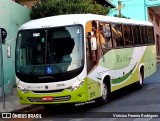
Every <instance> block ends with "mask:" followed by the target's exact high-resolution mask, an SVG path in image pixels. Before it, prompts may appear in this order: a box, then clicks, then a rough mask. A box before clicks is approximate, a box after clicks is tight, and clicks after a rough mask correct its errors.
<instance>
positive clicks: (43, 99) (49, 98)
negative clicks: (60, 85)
mask: <svg viewBox="0 0 160 121" xmlns="http://www.w3.org/2000/svg"><path fill="white" fill-rule="evenodd" d="M53 99H54V98H53V97H52V96H46V97H42V101H53Z"/></svg>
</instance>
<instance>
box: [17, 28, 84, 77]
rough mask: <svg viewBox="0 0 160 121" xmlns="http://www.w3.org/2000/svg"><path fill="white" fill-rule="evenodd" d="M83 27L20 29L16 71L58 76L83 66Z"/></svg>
mask: <svg viewBox="0 0 160 121" xmlns="http://www.w3.org/2000/svg"><path fill="white" fill-rule="evenodd" d="M82 33H83V32H82V26H80V25H74V26H65V27H55V28H47V29H34V30H20V31H19V32H18V36H17V44H16V72H17V73H21V74H27V75H29V74H30V75H54V74H59V73H65V72H68V71H72V70H76V69H78V68H80V67H81V66H82V65H83V62H84V61H83V60H84V59H83V49H82V48H83V47H82V45H83V41H82Z"/></svg>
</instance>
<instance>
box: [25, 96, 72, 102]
mask: <svg viewBox="0 0 160 121" xmlns="http://www.w3.org/2000/svg"><path fill="white" fill-rule="evenodd" d="M70 99H71V96H70V95H68V96H62V97H54V99H53V101H43V100H42V98H41V97H28V100H29V101H30V102H61V101H69V100H70Z"/></svg>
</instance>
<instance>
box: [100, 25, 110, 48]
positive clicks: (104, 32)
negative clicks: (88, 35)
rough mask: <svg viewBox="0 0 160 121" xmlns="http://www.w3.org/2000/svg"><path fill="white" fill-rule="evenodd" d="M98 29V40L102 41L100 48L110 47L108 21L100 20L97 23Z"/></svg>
mask: <svg viewBox="0 0 160 121" xmlns="http://www.w3.org/2000/svg"><path fill="white" fill-rule="evenodd" d="M99 29H100V33H101V34H100V41H101V40H104V41H103V42H102V48H112V39H111V28H110V24H109V23H105V22H101V23H100V24H99Z"/></svg>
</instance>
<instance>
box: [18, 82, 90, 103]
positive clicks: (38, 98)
mask: <svg viewBox="0 0 160 121" xmlns="http://www.w3.org/2000/svg"><path fill="white" fill-rule="evenodd" d="M17 92H18V97H19V100H20V103H21V104H62V103H79V102H86V101H87V97H88V96H87V86H86V83H84V84H83V85H82V86H81V87H80V88H78V89H77V90H75V91H69V90H67V89H64V90H63V91H62V92H57V93H35V92H33V91H28V92H27V93H24V92H22V91H21V90H19V89H18V88H17Z"/></svg>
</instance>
